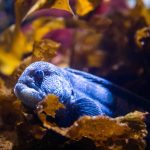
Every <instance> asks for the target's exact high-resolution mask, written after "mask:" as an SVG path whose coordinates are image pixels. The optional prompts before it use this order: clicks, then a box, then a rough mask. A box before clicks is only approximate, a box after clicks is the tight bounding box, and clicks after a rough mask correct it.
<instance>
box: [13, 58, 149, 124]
mask: <svg viewBox="0 0 150 150" xmlns="http://www.w3.org/2000/svg"><path fill="white" fill-rule="evenodd" d="M14 92H15V94H16V96H17V97H18V98H19V99H20V100H21V101H22V103H23V104H25V105H26V106H28V107H29V108H32V109H34V108H35V107H36V105H37V103H38V102H39V101H41V100H42V99H43V98H44V97H45V96H46V95H48V94H54V95H56V96H58V98H59V100H60V102H61V103H63V104H64V105H65V106H66V109H60V110H58V111H57V113H56V122H57V123H58V124H59V125H61V126H69V125H71V124H72V123H73V122H74V121H75V120H76V119H77V118H79V117H80V116H83V115H90V116H96V115H108V116H112V117H113V116H118V115H124V114H126V113H128V112H130V111H132V110H135V109H140V110H144V109H146V110H149V108H150V107H147V106H150V105H149V101H147V100H145V99H143V98H141V97H139V96H137V95H135V94H133V93H130V92H129V91H127V90H125V89H122V88H120V87H118V86H116V85H114V84H112V83H111V82H109V81H107V80H105V79H103V78H100V77H96V76H94V75H91V74H89V73H85V72H82V71H78V70H74V69H70V68H59V67H57V66H55V65H53V64H51V63H48V62H42V61H39V62H35V63H33V64H31V65H30V66H28V67H27V68H26V69H25V71H24V72H23V73H22V75H21V76H20V78H19V79H18V82H17V84H16V86H15V88H14ZM124 99H125V100H124Z"/></svg>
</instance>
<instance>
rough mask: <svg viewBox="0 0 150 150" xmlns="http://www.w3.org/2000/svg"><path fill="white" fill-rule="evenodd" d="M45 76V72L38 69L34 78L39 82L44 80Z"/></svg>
mask: <svg viewBox="0 0 150 150" xmlns="http://www.w3.org/2000/svg"><path fill="white" fill-rule="evenodd" d="M43 78H44V72H43V71H42V70H36V71H35V73H34V79H35V81H37V82H38V83H39V84H40V83H41V82H42V81H43Z"/></svg>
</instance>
